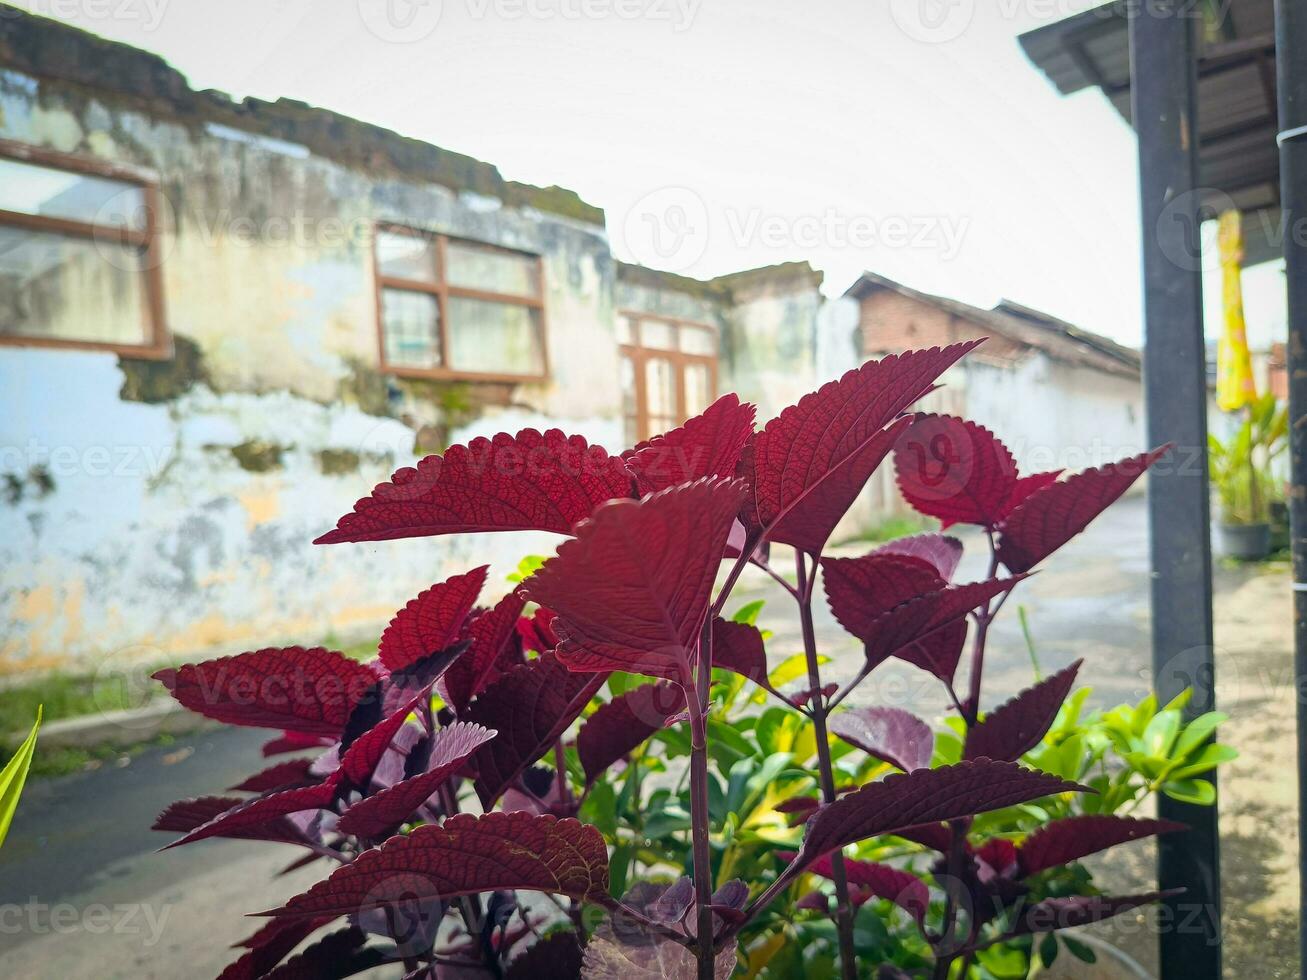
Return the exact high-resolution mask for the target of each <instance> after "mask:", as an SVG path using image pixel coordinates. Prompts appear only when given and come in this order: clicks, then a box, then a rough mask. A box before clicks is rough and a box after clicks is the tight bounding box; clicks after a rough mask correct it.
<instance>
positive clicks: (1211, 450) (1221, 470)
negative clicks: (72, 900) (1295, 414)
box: [1207, 392, 1289, 524]
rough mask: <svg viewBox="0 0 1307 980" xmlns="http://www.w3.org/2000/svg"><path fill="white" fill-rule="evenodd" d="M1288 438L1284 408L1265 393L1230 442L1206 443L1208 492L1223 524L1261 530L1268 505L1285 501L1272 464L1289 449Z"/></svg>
mask: <svg viewBox="0 0 1307 980" xmlns="http://www.w3.org/2000/svg"><path fill="white" fill-rule="evenodd" d="M1288 434H1289V409H1288V406H1287V405H1281V404H1279V403H1277V402H1276V400H1275V396H1274V395H1273V394H1271V393H1270V392H1267V393H1266V394H1265V395H1263V396H1262V397H1261V398H1259V399H1258V400H1257V401H1256V402H1254V403H1253V404H1252V405H1250V406H1249V409H1248V416H1247V417H1246V418H1245V419H1244V420H1243V422H1242V423H1241V424H1240V426H1239V427H1238V428H1237V429H1236V430H1235V431H1234V433H1233V435H1231V436H1230V438H1229V439H1228V440H1226V441H1222V440H1221V439H1219V438H1217V437H1216V436H1214V435H1209V436H1208V437H1207V443H1208V449H1207V452H1208V459H1209V465H1210V468H1211V477H1212V486H1213V487H1215V488H1216V494H1217V499H1218V500H1219V501H1220V506H1221V520H1222V521H1224V522H1225V523H1226V524H1265V523H1266V522H1267V519H1268V515H1269V512H1270V507H1271V505H1272V504H1273V503H1275V502H1277V501H1279V500H1283V499H1284V489H1283V482H1282V481H1281V480H1279V479H1277V478H1276V476H1275V474H1274V464H1275V461H1276V460H1277V459H1278V458H1279V457H1280V456H1281V455H1283V454H1284V452H1285V450H1286V449H1287V448H1288Z"/></svg>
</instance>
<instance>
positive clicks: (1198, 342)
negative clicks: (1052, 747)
mask: <svg viewBox="0 0 1307 980" xmlns="http://www.w3.org/2000/svg"><path fill="white" fill-rule="evenodd" d="M1192 6H1193V5H1192V3H1190V2H1188V0H1150V2H1148V3H1135V4H1129V5H1128V7H1129V10H1130V61H1131V73H1132V76H1133V82H1132V98H1133V119H1134V127H1135V131H1136V132H1137V133H1138V136H1139V196H1140V208H1141V218H1142V228H1143V285H1144V341H1145V343H1144V385H1145V395H1146V404H1147V410H1148V438H1149V441H1150V443H1151V444H1152V445H1157V444H1159V443H1163V442H1174V443H1175V444H1176V447H1177V448H1176V450H1175V451H1174V452H1173V453H1172V455H1171V456H1170V457H1169V458H1168V459H1166V460H1163V461H1162V462H1161V463H1159V464H1158V466H1157V467H1156V468H1155V469H1154V470H1153V471H1152V472H1151V473H1150V475H1149V484H1148V516H1149V538H1150V548H1151V552H1152V623H1153V683H1154V686H1155V688H1156V690H1157V695H1158V698H1159V699H1160V700H1161V701H1162V702H1163V703H1165V702H1166V701H1167V700H1169V699H1170V698H1172V697H1174V696H1175V695H1177V694H1179V693H1180V692H1181V691H1183V690H1184V689H1185V688H1186V687H1191V686H1192V687H1193V689H1194V694H1193V698H1192V700H1191V701H1190V703H1189V706H1188V708H1187V709H1186V712H1187V714H1189V715H1190V716H1192V715H1195V714H1198V713H1201V712H1203V711H1209V710H1211V708H1212V707H1213V704H1214V697H1213V694H1214V690H1213V689H1214V680H1215V673H1214V670H1213V650H1212V549H1211V540H1210V530H1209V509H1210V502H1209V497H1208V486H1207V370H1206V352H1205V350H1204V347H1203V310H1202V256H1201V254H1200V251H1201V250H1200V245H1199V236H1198V229H1199V226H1200V215H1199V206H1200V201H1199V196H1200V194H1199V190H1198V153H1197V145H1196V144H1197V134H1198V125H1197V116H1198V113H1197V105H1198V101H1197V57H1196V44H1197V42H1196V35H1195V27H1196V25H1197V24H1198V21H1197V20H1195V19H1194V18H1193V17H1192V15H1191V10H1192ZM1158 811H1159V814H1160V815H1161V816H1162V817H1166V818H1169V819H1173V820H1180V821H1183V822H1184V823H1186V824H1188V825H1189V827H1190V829H1189V830H1188V831H1186V832H1184V833H1182V834H1170V835H1167V836H1165V837H1163V838H1161V839H1160V840H1159V841H1158V846H1157V876H1158V882H1159V885H1160V886H1161V887H1162V888H1184V889H1185V893H1184V894H1183V895H1181V896H1179V897H1178V898H1175V899H1172V900H1171V901H1169V902H1168V903H1167V907H1166V908H1164V909H1162V910H1160V911H1159V913H1158V920H1157V921H1158V926H1159V948H1160V961H1161V977H1162V980H1219V978H1220V976H1221V947H1220V935H1221V931H1220V921H1221V918H1220V902H1221V899H1220V884H1219V869H1220V860H1219V853H1220V852H1219V838H1218V835H1217V818H1216V809H1215V807H1200V806H1192V805H1188V804H1181V803H1177V802H1176V801H1174V800H1171V799H1169V798H1168V797H1165V796H1161V795H1159V797H1158Z"/></svg>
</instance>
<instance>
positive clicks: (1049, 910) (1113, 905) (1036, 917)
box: [964, 889, 1183, 952]
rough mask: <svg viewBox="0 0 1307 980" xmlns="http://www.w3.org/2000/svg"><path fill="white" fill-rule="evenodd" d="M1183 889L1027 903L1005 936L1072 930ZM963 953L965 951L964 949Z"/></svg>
mask: <svg viewBox="0 0 1307 980" xmlns="http://www.w3.org/2000/svg"><path fill="white" fill-rule="evenodd" d="M1181 891H1183V889H1177V890H1173V891H1165V892H1148V893H1147V894H1144V895H1117V896H1111V895H1076V896H1074V897H1072V898H1046V899H1044V900H1043V901H1042V902H1036V903H1034V904H1033V905H1027V906H1026V907H1025V908H1023V909H1022V910H1021V911H1020V913H1019V914H1018V915H1017V916H1016V917H1015V919H1014V920H1013V921H1010V922H1009V928H1008V931H1007V932H1006V933H1004V937H1005V938H1007V937H1014V936H1029V935H1034V934H1036V933H1041V932H1054V931H1056V930H1058V929H1073V928H1075V927H1076V926H1087V925H1089V924H1091V923H1094V922H1102V921H1103V920H1104V919H1110V918H1112V917H1113V916H1115V915H1120V914H1121V913H1122V912H1129V911H1130V910H1131V909H1136V908H1139V906H1141V905H1151V904H1152V903H1153V902H1158V901H1161V900H1162V899H1164V898H1169V897H1171V896H1174V895H1178V894H1180V892H1181ZM964 952H965V950H964Z"/></svg>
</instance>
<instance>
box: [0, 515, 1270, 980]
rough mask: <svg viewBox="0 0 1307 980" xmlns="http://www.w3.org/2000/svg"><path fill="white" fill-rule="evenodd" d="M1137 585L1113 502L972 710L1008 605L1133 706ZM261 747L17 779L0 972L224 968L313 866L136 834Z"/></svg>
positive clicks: (793, 640)
mask: <svg viewBox="0 0 1307 980" xmlns="http://www.w3.org/2000/svg"><path fill="white" fill-rule="evenodd" d="M980 544H981V542H980V541H979V539H971V540H970V541H969V545H971V546H972V547H971V550H972V553H971V554H969V555H968V557H967V559H966V563H965V564H964V566H963V568H962V569H961V571H960V572H959V576H958V577H959V580H969V579H971V578H976V577H980V576H981V575H982V574H983V571H984V564H985V559H984V556H983V555H982V554H981V553H979V549H978V548H977V547H976V546H978V545H980ZM1147 582H1148V568H1147V541H1146V518H1145V507H1144V503H1143V501H1142V500H1138V499H1135V500H1127V501H1123V502H1121V503H1120V504H1118V505H1117V506H1116V507H1115V508H1113V509H1112V510H1110V511H1109V512H1108V513H1107V514H1106V515H1104V517H1102V518H1101V519H1100V520H1099V521H1098V522H1097V523H1096V524H1095V525H1094V526H1093V527H1092V528H1091V529H1090V531H1089V532H1087V533H1086V534H1084V535H1082V536H1081V537H1080V538H1078V539H1076V540H1075V541H1074V542H1072V543H1071V544H1070V545H1068V546H1067V547H1066V548H1065V549H1064V550H1063V552H1062V553H1061V554H1060V555H1059V556H1058V559H1057V560H1055V561H1053V562H1051V563H1050V564H1049V567H1048V569H1047V570H1046V571H1042V572H1040V574H1039V575H1037V576H1036V577H1035V578H1033V579H1032V580H1031V581H1029V582H1027V583H1023V584H1022V586H1021V587H1020V591H1019V592H1018V594H1017V596H1016V597H1014V600H1013V602H1012V603H1009V608H1008V609H1007V610H1005V612H1004V615H1003V617H1002V618H1001V619H1000V620H999V622H998V624H997V625H996V627H995V630H994V633H993V637H992V641H991V644H990V649H991V654H990V662H989V668H988V671H987V683H986V689H985V694H986V696H985V702H986V704H987V705H989V706H992V705H994V704H996V703H998V702H1000V701H1001V700H1003V699H1005V698H1006V697H1008V696H1010V695H1011V694H1013V693H1015V692H1016V691H1017V690H1019V689H1020V688H1022V687H1024V686H1026V685H1028V684H1029V683H1030V681H1031V676H1032V672H1031V666H1030V661H1029V657H1028V655H1027V652H1026V645H1025V642H1024V640H1023V639H1022V636H1021V632H1020V627H1019V625H1018V621H1017V617H1016V608H1015V607H1016V605H1017V604H1018V603H1019V604H1021V605H1024V606H1026V607H1027V608H1028V611H1029V615H1030V621H1031V627H1032V631H1033V634H1034V638H1035V641H1036V644H1037V646H1038V651H1039V657H1040V660H1041V663H1042V666H1043V668H1044V670H1045V672H1048V671H1051V670H1055V669H1058V668H1060V667H1062V666H1065V665H1066V664H1068V663H1070V662H1071V661H1072V660H1074V659H1075V658H1077V657H1084V658H1085V661H1086V662H1085V667H1084V670H1083V674H1082V678H1083V679H1084V680H1085V681H1086V682H1088V683H1090V684H1092V685H1093V686H1094V688H1095V691H1096V694H1095V700H1096V701H1097V702H1099V703H1101V704H1110V703H1116V702H1119V701H1121V700H1132V699H1137V698H1139V697H1141V696H1142V695H1143V694H1144V693H1145V692H1146V690H1147V689H1148V684H1147V677H1148V669H1147V668H1148V638H1147ZM755 597H763V598H766V599H767V600H768V603H769V605H768V609H767V611H766V613H765V614H764V625H765V626H767V627H769V628H771V629H773V630H774V631H775V636H774V638H773V640H772V641H771V644H770V654H771V657H772V660H773V662H778V660H779V658H780V657H783V656H787V655H788V654H790V653H792V652H797V651H798V650H799V649H800V642H799V636H798V632H797V629H796V627H795V625H794V623H793V619H792V617H791V610H790V609H789V607H788V603H789V599H788V597H787V596H785V595H784V593H783V592H781V590H780V589H779V588H778V587H777V586H775V585H774V584H773V583H771V582H770V581H769V580H768V579H766V577H765V576H762V575H761V574H757V575H752V574H751V575H750V576H748V577H746V578H745V579H744V580H743V581H742V583H741V589H740V592H739V600H740V602H744V601H747V600H748V599H751V598H755ZM818 616H819V618H818V632H819V642H820V643H821V645H822V648H823V651H824V652H825V653H827V654H828V655H830V656H832V657H833V658H834V661H835V662H834V663H833V664H832V665H831V668H830V669H831V672H832V676H833V678H834V679H838V678H839V677H840V676H848V675H849V674H851V673H852V671H854V670H856V667H857V663H858V662H859V658H860V652H859V650H858V648H857V644H856V643H854V642H852V641H850V640H849V639H848V638H847V637H846V636H845V635H844V634H843V633H842V631H841V630H840V629H839V627H838V625H837V624H836V623H835V622H834V620H833V618H832V617H831V616H830V613H829V611H828V610H826V609H825V608H824V607H823V608H821V609H820V610H819V614H818ZM857 702H865V703H871V702H874V703H899V704H903V705H905V706H907V707H910V708H912V709H913V710H916V711H918V712H919V713H921V714H923V715H926V716H936V717H938V716H940V715H942V714H943V712H944V710H945V707H946V705H945V703H944V700H943V696H942V693H941V691H940V689H939V688H938V686H937V684H936V683H935V682H933V681H931V680H930V678H928V677H926V675H924V674H922V673H921V672H919V671H915V670H913V669H911V668H906V667H898V666H895V665H893V664H891V665H886V666H885V667H883V668H881V669H880V670H878V671H877V672H876V674H875V675H873V678H872V679H871V680H869V681H868V682H867V683H866V684H865V685H864V686H863V687H862V688H861V689H860V690H859V691H858V693H857V695H856V697H855V699H854V703H857ZM263 738H264V735H263V733H261V732H255V731H243V730H222V731H216V732H210V733H203V734H199V735H195V736H191V737H188V738H183V739H180V740H179V741H178V742H177V743H176V744H175V745H174V746H172V747H170V748H169V749H166V750H152V751H149V752H146V753H144V754H143V755H141V756H138V757H136V758H134V759H132V760H131V761H130V762H128V763H126V764H125V765H124V766H123V767H122V768H112V767H106V768H103V769H100V770H98V771H94V772H88V773H83V774H79V775H76V776H71V777H66V778H63V779H58V780H46V781H37V782H35V783H33V784H32V785H31V786H30V787H29V789H28V792H27V794H26V797H25V799H24V801H23V806H22V808H21V810H20V812H19V815H18V818H17V820H16V821H15V823H14V826H13V829H12V831H11V834H10V837H9V842H8V843H7V844H6V846H5V848H4V850H3V852H0V917H2V918H0V975H4V976H29V977H34V976H59V977H66V978H69V980H75V978H80V977H86V978H88V980H89V978H95V980H111V978H114V977H134V978H150V977H161V978H162V977H175V976H181V975H192V974H194V975H197V976H198V975H203V974H206V973H208V974H211V975H212V974H215V973H216V972H218V971H219V970H220V969H221V967H222V966H223V965H224V964H225V963H227V962H229V961H230V960H231V959H234V956H233V955H232V954H231V952H230V951H229V950H228V949H227V948H226V947H227V946H229V944H230V943H232V942H235V941H237V940H238V939H240V938H241V937H242V936H243V935H245V934H246V933H248V932H250V931H252V925H251V923H250V920H244V921H243V920H242V919H241V916H240V913H241V912H246V911H250V910H254V909H260V908H268V907H271V906H273V905H276V904H279V903H280V900H282V899H284V898H285V897H287V896H289V895H290V894H293V893H294V892H297V891H299V890H301V889H302V888H303V887H305V886H306V885H307V884H308V883H309V882H310V881H312V880H315V879H316V878H317V877H320V876H321V874H322V872H323V869H322V868H313V867H311V868H308V869H305V870H303V871H301V872H298V873H296V874H295V875H293V876H289V877H283V878H273V877H272V873H273V872H274V871H275V870H276V869H277V868H279V867H280V866H282V865H283V864H284V863H286V862H287V861H288V860H289V859H290V855H288V852H287V849H286V848H280V847H277V846H275V845H257V844H247V843H241V842H234V841H206V842H202V843H200V844H196V845H193V846H190V847H185V848H179V849H177V850H175V851H168V852H166V853H162V854H158V853H155V849H156V848H158V847H159V846H161V844H162V843H164V842H166V840H167V838H166V837H165V836H164V835H161V834H156V833H153V832H151V831H150V830H148V827H149V825H150V823H151V821H152V819H153V817H154V816H155V814H156V813H157V812H158V811H159V810H161V809H162V808H163V807H164V806H165V805H166V804H168V803H169V802H171V801H172V800H175V799H180V798H183V797H187V796H197V795H205V794H212V793H218V792H221V791H222V789H223V788H224V787H227V786H230V785H232V784H234V783H236V782H238V781H239V780H240V779H242V778H243V777H244V776H246V775H248V774H249V773H251V772H253V771H256V770H257V769H258V768H260V765H261V759H260V758H259V753H258V746H259V744H260V742H261V740H262V739H263ZM32 903H37V904H36V905H33V904H32ZM254 924H255V925H256V924H257V923H254ZM1266 975H1268V976H1269V975H1271V974H1266ZM1283 975H1287V974H1283Z"/></svg>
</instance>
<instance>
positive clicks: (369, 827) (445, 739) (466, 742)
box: [337, 721, 495, 839]
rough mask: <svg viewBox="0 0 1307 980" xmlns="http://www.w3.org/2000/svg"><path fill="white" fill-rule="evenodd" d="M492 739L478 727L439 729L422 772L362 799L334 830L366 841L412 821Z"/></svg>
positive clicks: (465, 725)
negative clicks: (419, 809) (424, 804)
mask: <svg viewBox="0 0 1307 980" xmlns="http://www.w3.org/2000/svg"><path fill="white" fill-rule="evenodd" d="M494 736H495V732H493V731H490V730H487V729H485V728H482V727H481V726H480V725H470V724H468V723H467V722H461V721H460V722H455V723H454V724H452V725H450V726H449V727H447V728H442V729H441V730H440V731H438V732H436V734H435V736H434V738H433V739H432V743H431V756H430V758H429V759H428V761H427V771H426V772H424V773H421V774H419V775H417V776H413V777H411V778H409V779H405V780H403V781H401V782H398V783H396V784H395V785H394V786H390V787H387V788H386V789H383V790H381V791H380V792H378V793H376V794H374V795H373V796H368V797H365V798H363V799H362V800H360V801H359V802H357V803H355V804H354V805H353V806H352V807H350V808H349V809H348V810H346V811H345V812H344V813H343V814H341V817H340V822H339V823H338V824H337V827H338V828H339V829H340V831H341V833H345V834H353V835H354V836H356V837H365V838H369V839H375V838H378V837H385V836H387V835H388V834H390V833H393V832H394V831H395V830H396V829H398V828H399V827H400V826H401V825H402V824H404V823H407V822H408V821H410V820H412V819H414V816H415V814H416V813H417V810H418V808H419V807H420V806H422V804H423V803H425V802H426V801H427V800H428V799H430V797H431V795H432V794H433V793H435V792H436V790H438V789H439V788H440V787H441V786H442V785H444V783H446V782H447V781H448V780H449V778H450V777H451V776H453V775H454V774H455V773H457V772H458V771H459V769H460V768H461V767H462V765H463V763H464V762H466V761H467V759H468V757H469V756H471V755H472V753H473V752H475V751H476V750H477V749H478V748H480V747H481V746H482V745H484V744H485V743H486V742H488V741H489V740H490V739H492V738H494Z"/></svg>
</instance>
